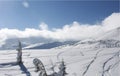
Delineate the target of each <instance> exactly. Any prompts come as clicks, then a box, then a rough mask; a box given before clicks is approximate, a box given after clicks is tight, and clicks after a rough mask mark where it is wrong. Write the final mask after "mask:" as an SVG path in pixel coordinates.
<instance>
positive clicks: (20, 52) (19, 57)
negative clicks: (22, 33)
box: [16, 41, 22, 64]
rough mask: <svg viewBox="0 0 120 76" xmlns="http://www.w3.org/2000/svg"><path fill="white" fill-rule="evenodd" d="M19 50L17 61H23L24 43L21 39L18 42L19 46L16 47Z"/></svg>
mask: <svg viewBox="0 0 120 76" xmlns="http://www.w3.org/2000/svg"><path fill="white" fill-rule="evenodd" d="M16 50H17V51H18V53H17V63H19V64H20V63H22V45H21V42H20V41H19V43H18V48H17V49H16Z"/></svg>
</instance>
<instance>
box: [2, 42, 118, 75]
mask: <svg viewBox="0 0 120 76" xmlns="http://www.w3.org/2000/svg"><path fill="white" fill-rule="evenodd" d="M95 46H97V44H92V45H89V44H86V46H85V45H83V44H79V45H76V46H67V47H64V48H61V49H47V50H45V49H44V50H23V65H17V64H15V62H16V53H17V51H15V50H6V51H0V75H1V76H26V75H27V76H29V74H31V76H38V74H39V73H36V72H34V70H35V67H34V65H33V59H34V58H38V59H40V60H41V61H42V62H43V64H44V66H45V69H46V71H47V74H48V75H49V74H51V73H52V71H51V69H50V68H51V67H52V66H53V65H54V67H55V71H56V72H57V71H58V65H59V63H60V62H61V61H62V60H64V61H65V64H66V68H67V69H66V72H67V73H68V75H67V76H120V73H119V70H120V57H119V56H120V50H119V49H120V48H107V47H106V48H96V47H95Z"/></svg>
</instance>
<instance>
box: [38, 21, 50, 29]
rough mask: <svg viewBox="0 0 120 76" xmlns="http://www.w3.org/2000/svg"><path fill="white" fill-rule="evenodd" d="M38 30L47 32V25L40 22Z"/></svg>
mask: <svg viewBox="0 0 120 76" xmlns="http://www.w3.org/2000/svg"><path fill="white" fill-rule="evenodd" d="M39 27H40V29H41V30H48V25H47V24H46V23H44V22H42V23H41V24H40V25H39Z"/></svg>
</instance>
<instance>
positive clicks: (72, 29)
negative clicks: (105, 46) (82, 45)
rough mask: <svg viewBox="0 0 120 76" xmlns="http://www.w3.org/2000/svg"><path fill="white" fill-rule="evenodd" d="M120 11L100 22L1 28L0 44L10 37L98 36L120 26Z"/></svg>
mask: <svg viewBox="0 0 120 76" xmlns="http://www.w3.org/2000/svg"><path fill="white" fill-rule="evenodd" d="M119 20H120V13H113V14H111V15H110V16H108V17H107V18H105V19H104V20H103V21H102V22H101V23H99V24H94V25H90V24H80V23H78V22H76V21H74V22H73V23H72V24H69V25H64V26H63V28H59V29H58V28H53V29H52V30H49V28H48V25H47V24H46V23H43V22H42V23H41V24H40V25H39V29H34V28H25V30H23V31H21V30H18V29H8V28H2V29H0V44H3V42H4V41H5V40H6V39H8V38H29V37H43V38H48V39H49V38H50V39H57V40H81V39H86V38H96V37H97V36H98V35H100V34H103V33H104V32H106V31H109V30H112V29H115V28H117V27H120V21H119Z"/></svg>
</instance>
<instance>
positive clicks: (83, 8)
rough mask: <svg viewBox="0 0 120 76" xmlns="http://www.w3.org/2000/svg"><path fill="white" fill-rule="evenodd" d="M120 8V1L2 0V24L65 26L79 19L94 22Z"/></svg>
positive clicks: (0, 13) (28, 26)
mask: <svg viewBox="0 0 120 76" xmlns="http://www.w3.org/2000/svg"><path fill="white" fill-rule="evenodd" d="M114 12H120V11H119V2H118V1H114V0H113V1H95V0H94V1H39V0H35V1H33V0H19V1H14V0H13V1H7V0H6V1H3V0H0V28H9V29H20V30H24V29H25V28H35V29H37V28H38V26H39V25H40V23H41V22H45V23H46V24H48V27H49V28H50V29H51V28H62V27H63V26H64V25H66V24H71V23H73V22H74V21H77V22H79V23H82V24H95V23H97V22H101V21H102V20H103V19H104V18H106V17H107V16H109V15H111V14H112V13H114Z"/></svg>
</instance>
